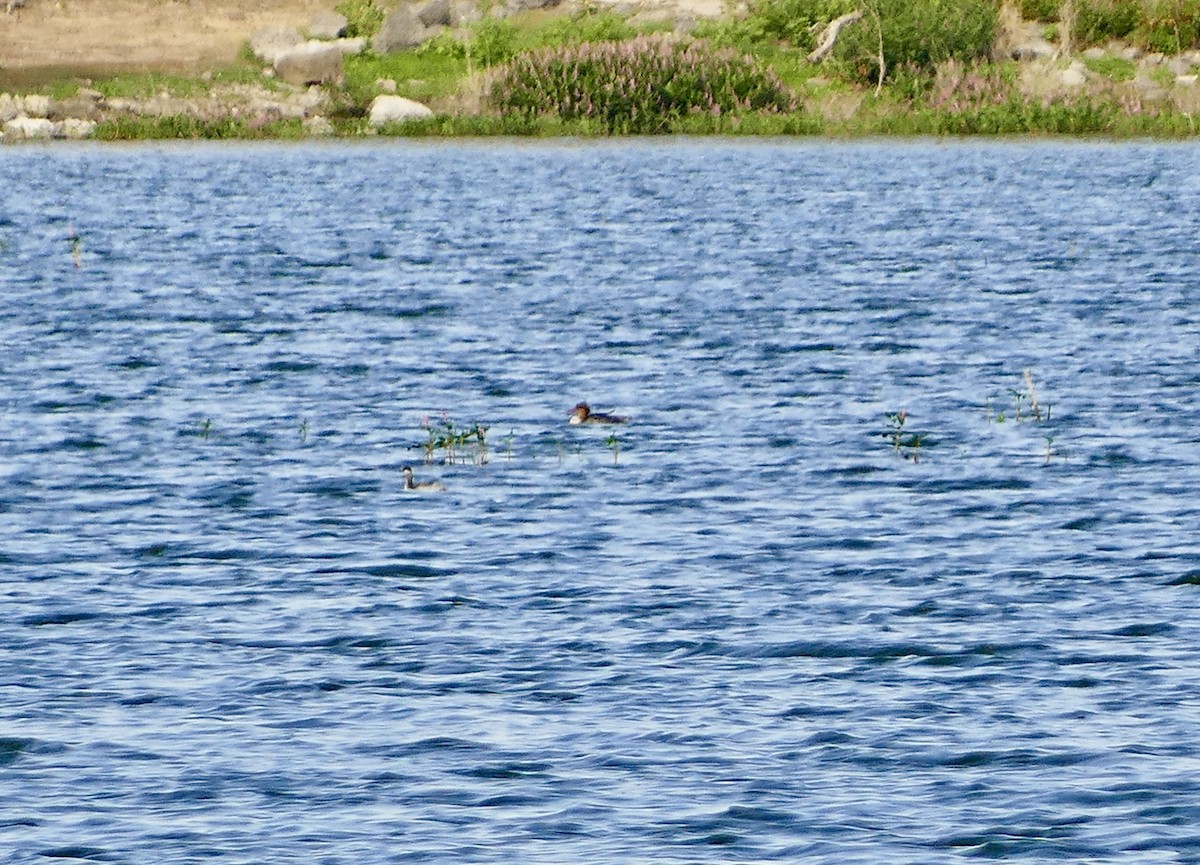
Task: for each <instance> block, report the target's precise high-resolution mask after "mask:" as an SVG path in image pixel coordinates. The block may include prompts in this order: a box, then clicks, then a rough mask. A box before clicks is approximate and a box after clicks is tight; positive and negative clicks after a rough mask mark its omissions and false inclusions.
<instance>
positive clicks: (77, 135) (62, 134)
mask: <svg viewBox="0 0 1200 865" xmlns="http://www.w3.org/2000/svg"><path fill="white" fill-rule="evenodd" d="M95 131H96V121H94V120H82V119H80V118H78V117H68V118H67V119H66V120H63V121H62V122H61V123H55V124H54V129H53V131H52V134H53V135H54V137H55V138H71V139H75V140H78V139H81V138H91V137H92V134H93V133H94V132H95Z"/></svg>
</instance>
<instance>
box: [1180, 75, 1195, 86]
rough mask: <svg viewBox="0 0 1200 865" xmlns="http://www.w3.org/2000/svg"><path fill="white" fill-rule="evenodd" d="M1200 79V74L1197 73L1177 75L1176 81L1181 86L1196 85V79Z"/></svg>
mask: <svg viewBox="0 0 1200 865" xmlns="http://www.w3.org/2000/svg"><path fill="white" fill-rule="evenodd" d="M1197 80H1200V76H1196V75H1176V76H1175V83H1176V84H1178V85H1179V86H1180V87H1195V86H1196V81H1197Z"/></svg>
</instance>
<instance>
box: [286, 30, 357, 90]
mask: <svg viewBox="0 0 1200 865" xmlns="http://www.w3.org/2000/svg"><path fill="white" fill-rule="evenodd" d="M275 75H276V76H277V77H278V78H279V80H280V81H286V82H287V83H288V84H298V85H300V86H307V85H309V84H340V83H341V82H342V79H343V75H344V72H343V67H342V51H341V49H340V48H338V47H337V46H336V45H331V44H329V43H328V42H318V41H316V40H314V41H311V42H305V43H304V44H302V45H297V46H296V47H295V48H292V49H291V50H290V51H287V52H285V53H284V54H282V55H281V56H280V57H279V58H278V59H277V60H276V61H275Z"/></svg>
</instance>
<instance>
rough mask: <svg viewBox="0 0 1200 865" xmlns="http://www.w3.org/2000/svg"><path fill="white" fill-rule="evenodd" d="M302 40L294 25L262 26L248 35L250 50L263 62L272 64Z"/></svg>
mask: <svg viewBox="0 0 1200 865" xmlns="http://www.w3.org/2000/svg"><path fill="white" fill-rule="evenodd" d="M303 41H304V37H303V36H301V35H300V31H299V30H297V29H296V28H295V27H264V28H263V29H261V30H258V31H256V32H255V33H254V35H253V36H251V37H250V50H251V51H253V52H254V56H255V57H257V58H258V59H260V60H262V61H263V62H264V63H270V64H274V63H275V61H277V60H278V59H279V58H280V57H281V56H282V55H283V54H285V53H286V52H288V51H290V50H292V49H293V48H295V47H296V46H297V45H299V44H301V43H302V42H303Z"/></svg>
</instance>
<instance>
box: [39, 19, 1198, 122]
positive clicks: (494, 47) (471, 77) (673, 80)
mask: <svg viewBox="0 0 1200 865" xmlns="http://www.w3.org/2000/svg"><path fill="white" fill-rule="evenodd" d="M342 8H343V10H344V11H346V12H348V13H352V15H351V17H352V26H353V27H354V28H355V29H357V30H358V31H359V32H361V33H364V34H367V35H369V34H370V32H371V31H372V30H373V29H374V28H376V27H378V26H379V21H380V20H381V14H382V11H383V10H382V9H381V8H380V7H378V6H376V5H375V4H374V2H373V0H355V2H354V4H353V5H350V6H343V7H342ZM856 12H857V13H859V14H858V17H857V18H854V20H852V21H850V22H849V23H845V24H844V26H843V27H842V28H841V30H839V31H838V32H837V34H836V38H835V39H832V40H829V39H827V38H825V37H828V36H829V30H828V29H826V28H827V27H828V25H829V24H830V22H834V21H836V20H838V19H839V17H841V16H850V17H851V18H853V17H854V16H853V13H856ZM1031 37H1032V38H1033V39H1034V41H1035V42H1038V41H1042V42H1043V43H1045V44H1047V45H1049V46H1051V50H1052V51H1053V54H1051V51H1043V52H1042V54H1043V55H1045V56H1040V57H1038V56H1032V57H1029V58H1027V59H1023V60H1015V59H1012V57H1013V55H1014V53H1020V51H1021V50H1022V49H1021V40H1022V39H1025V40H1029V39H1030V38H1031ZM826 43H828V44H826ZM822 45H825V46H826V47H827V48H828V49H829V50H828V51H827V53H825V55H824V56H823V57H821V58H820V59H819V60H817V59H815V58H814V56H813V52H814V51H818V49H820V48H821V47H822ZM1197 48H1200V0H1066V2H1061V0H1022V2H1021V3H1020V4H1017V3H1016V2H1015V0H1013V2H1009V3H1005V4H1000V3H997V2H993V0H864V2H857V3H856V2H853V0H752V2H751V3H750V5H749V7H748V9H747V11H746V12H745V13H744V14H741V15H738V16H732V15H731V16H728V17H725V18H722V19H718V20H710V21H703V22H701V23H700V24H698V25H696V26H695V27H694V28H692V29H690V31H689V32H687V33H677V32H674V30H673V27H672V24H671V23H670V22H666V21H646V20H637V19H633V18H627V17H624V16H622V15H619V14H617V13H615V12H612V11H604V10H601V9H598V8H595V7H583V8H582V9H578V10H576V11H575V12H573V13H570V14H558V15H550V14H546V13H544V12H541V13H530V14H525V15H522V16H514V17H511V18H496V17H493V16H491V15H487V14H485V15H484V16H483V17H482V18H480V19H479V20H478V21H476V22H475V23H473V24H470V25H468V26H466V27H463V28H460V29H458V30H455V31H450V30H447V31H445V32H443V33H442V34H440V35H438V36H436V37H435V38H433V39H431V40H430V41H428V42H426V43H425V44H423V45H421V46H420V47H418V48H415V49H412V50H409V51H403V52H399V53H393V54H387V55H375V54H372V53H371V52H370V51H366V52H364V53H362V54H359V55H356V56H352V57H348V58H346V61H345V80H344V83H342V84H341V85H340V86H337V87H328V88H326V92H325V94H324V103H323V104H324V108H323V109H322V113H323V123H322V126H321V131H322V132H323V133H324V134H335V135H343V136H356V135H364V134H384V135H404V136H489V135H505V136H514V135H515V136H543V137H552V136H600V135H619V134H691V135H707V134H720V135H823V136H870V135H1024V134H1046V135H1102V136H1112V137H1142V136H1158V137H1188V136H1192V135H1194V134H1195V133H1196V127H1195V122H1194V120H1193V115H1194V114H1195V113H1197V112H1200V85H1198V84H1197V80H1196V74H1195V72H1194V71H1193V70H1194V69H1195V70H1196V71H1200V69H1198V68H1197V67H1200V52H1197ZM381 82H387V84H386V85H383V84H381ZM85 83H86V85H87V86H88V87H89V88H91V89H92V90H94V91H98V92H99V93H101V94H102V95H103V96H105V97H111V98H122V97H124V98H136V97H137V96H138V95H141V94H158V95H159V96H162V97H166V96H171V97H178V98H180V99H197V98H201V97H204V96H208V95H211V94H213V93H217V92H218V91H219V89H220V88H222V87H228V86H230V85H231V84H243V85H246V86H251V85H253V86H256V87H262V88H265V89H267V90H270V89H272V88H275V89H280V90H282V89H285V88H284V86H283V85H278V84H275V83H273V82H270V81H264V80H263V79H262V78H261V74H260V64H258V63H257V62H255V61H254V60H253V58H251V57H250V56H249V55H247V56H245V57H243V58H242V59H241V60H240V61H239V62H238V63H236V64H234V65H233V66H231V67H226V68H223V69H218V70H209V71H208V72H206V73H205V74H204V75H203V76H180V75H166V74H159V73H142V74H139V75H128V74H116V75H111V76H97V77H92V78H89V79H88V80H86V81H83V80H81V79H80V78H78V77H74V76H70V75H66V74H63V72H62V71H61V70H57V71H55V72H54V74H53V75H52V76H51V78H49V79H47V80H41V81H36V82H29V81H26V82H24V87H23V89H24V90H26V91H29V90H36V91H38V92H42V93H45V94H47V95H50V96H52V97H53V98H56V99H69V98H71V97H72V95H73V94H74V93H75V92H76V91H77V90H78V88H79V87H80V86H81V84H85ZM381 89H387V90H389V91H390V90H393V89H394V92H396V93H397V94H398V95H402V96H406V97H408V98H410V99H414V100H417V101H419V102H422V103H424V104H427V105H430V106H431V107H432V108H433V109H434V111H435V116H434V117H432V118H428V119H424V120H419V121H409V122H405V123H398V124H391V125H388V126H385V127H383V128H381V129H374V128H371V127H370V126H369V125H368V123H367V112H368V109H369V106H370V103H371V101H372V99H374V98H375V97H376V96H377V95H378V94H379V93H380V92H381ZM309 134H313V127H311V126H309V125H307V124H306V123H304V122H303V121H301V120H299V119H296V118H281V117H277V116H271V115H267V114H263V113H262V112H259V113H258V114H255V113H253V112H243V111H240V110H236V111H229V112H225V113H221V112H216V113H214V112H213V111H212V110H211V109H209V110H207V111H206V112H203V113H201V115H200V116H195V115H194V114H193V115H185V114H177V115H168V116H121V117H117V118H111V117H109V118H102V119H101V120H100V122H99V123H98V125H97V127H96V130H95V137H97V138H100V139H105V140H136V139H161V138H299V137H302V136H305V135H309Z"/></svg>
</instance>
